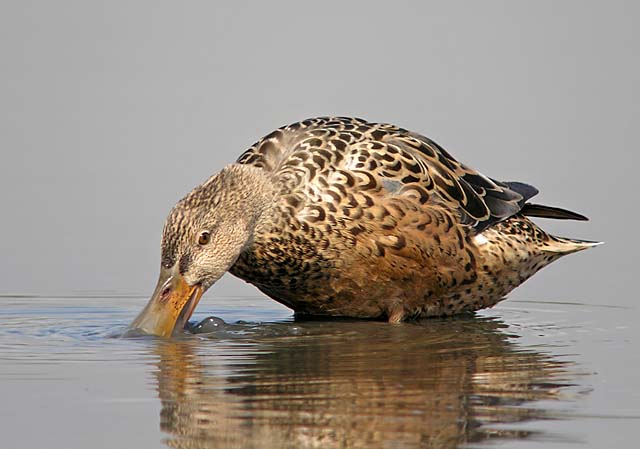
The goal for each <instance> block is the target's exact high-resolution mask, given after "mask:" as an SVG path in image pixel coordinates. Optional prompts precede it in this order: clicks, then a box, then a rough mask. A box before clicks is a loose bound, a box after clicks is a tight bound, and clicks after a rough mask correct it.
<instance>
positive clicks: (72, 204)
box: [0, 0, 640, 306]
mask: <svg viewBox="0 0 640 449" xmlns="http://www.w3.org/2000/svg"><path fill="white" fill-rule="evenodd" d="M638 12H639V10H638V6H637V3H635V2H631V1H629V2H621V1H617V2H613V1H607V2H585V1H580V2H578V1H576V2H569V1H564V2H559V1H535V2H534V1H530V2H515V1H505V2H495V1H493V2H487V1H483V2H464V3H459V2H442V3H441V4H438V3H433V2H417V1H416V2H401V1H396V2H360V3H355V2H331V1H322V2H320V1H316V2H301V1H292V2H253V3H250V2H244V1H235V2H205V1H202V2H165V1H153V2H130V1H126V2H124V1H118V2H116V1H109V2H88V1H56V2H45V1H42V2H31V1H7V0H3V1H2V2H1V3H0V65H1V68H0V149H1V151H2V165H1V166H0V201H1V202H0V204H1V207H2V209H1V210H2V222H1V223H2V224H1V225H0V226H1V228H0V230H1V232H0V280H1V285H0V293H24V294H45V295H50V294H70V293H75V294H88V293H117V294H148V293H150V291H151V289H152V287H153V284H154V283H155V279H156V276H157V267H158V265H159V239H160V231H161V228H162V225H163V221H164V218H165V216H166V214H167V212H168V210H169V209H170V207H171V206H172V205H173V204H174V202H175V201H176V200H178V199H179V198H180V197H181V196H182V195H184V194H185V193H186V192H187V191H188V190H189V189H190V188H191V187H193V186H194V185H196V184H198V183H199V182H201V181H202V180H204V179H205V178H206V177H208V176H209V175H210V174H211V173H213V172H215V171H217V170H219V169H220V168H221V167H222V166H224V165H225V164H227V163H229V162H232V161H233V160H234V159H235V158H236V157H237V156H238V155H239V154H240V153H241V152H242V151H243V150H244V149H245V148H246V147H248V146H249V145H250V144H251V143H253V142H254V141H255V140H257V139H258V138H259V137H261V136H262V135H264V134H266V133H268V132H270V131H271V130H272V129H273V128H275V127H278V126H280V125H283V124H286V123H288V122H292V121H297V120H300V119H303V118H306V117H309V116H315V115H327V114H340V115H358V116H362V117H364V118H368V119H370V120H374V121H388V122H392V123H396V124H399V125H401V126H404V127H406V128H409V129H412V130H415V131H418V132H421V133H423V134H426V135H428V136H430V137H432V138H434V139H435V140H436V141H438V142H439V143H440V144H442V145H443V146H444V147H445V148H447V149H448V150H449V151H450V152H451V153H453V154H454V155H455V156H456V157H458V158H459V159H460V160H462V161H464V162H466V163H467V164H469V165H471V166H473V167H475V168H477V169H479V170H481V171H482V172H484V173H485V174H487V175H489V176H493V177H496V178H498V179H504V180H520V181H526V182H530V183H532V184H534V185H536V186H538V187H539V188H540V190H541V192H542V193H541V195H540V196H539V201H541V202H544V203H548V204H554V205H558V206H564V207H568V208H571V209H575V210H577V211H580V212H583V213H585V214H587V215H589V216H590V217H591V218H592V221H591V222H590V223H586V224H585V223H573V222H565V223H551V222H548V223H544V226H545V227H546V229H549V230H553V231H556V232H557V233H560V234H564V235H569V236H572V237H581V238H588V239H599V240H606V241H607V245H605V246H604V247H601V248H598V249H596V250H592V251H589V252H586V253H582V254H580V255H575V256H571V257H568V258H566V259H564V260H562V261H560V262H557V263H555V264H554V266H552V267H551V268H549V269H547V270H545V271H543V272H542V273H540V274H539V275H537V276H536V277H535V278H534V279H533V280H531V281H529V282H528V283H527V284H526V285H525V286H523V287H522V288H520V289H519V290H517V291H516V292H514V293H513V295H512V296H514V297H518V298H527V299H553V300H567V301H569V300H572V301H578V300H579V301H582V302H585V303H593V304H596V303H597V304H627V305H633V306H635V293H634V292H633V290H632V289H631V288H630V287H631V286H633V285H635V284H634V281H635V272H636V267H635V259H636V257H635V253H636V251H637V250H638V243H637V236H636V232H635V227H636V223H637V221H638V212H637V210H638V209H637V205H638V201H637V192H638V187H639V185H638V180H637V178H636V160H637V156H636V146H637V141H638V139H637V133H638V118H639V116H640V115H639V112H640V111H639V106H638V104H639V100H640V98H639V89H638V80H639V79H640V73H639V72H640V70H639V64H638V55H639V54H640V43H639V39H638V31H637V25H638V21H639V20H640V15H639V14H638ZM625 286H629V287H625ZM242 294H258V293H257V291H256V290H253V288H252V287H250V286H248V285H245V284H244V283H243V282H242V281H239V280H237V279H234V278H232V277H231V276H226V277H225V278H224V279H223V280H222V281H221V282H220V283H219V284H217V285H216V286H215V287H214V288H213V289H212V290H211V292H210V293H209V296H215V295H242Z"/></svg>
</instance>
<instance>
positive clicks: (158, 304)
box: [129, 268, 203, 337]
mask: <svg viewBox="0 0 640 449" xmlns="http://www.w3.org/2000/svg"><path fill="white" fill-rule="evenodd" d="M202 293H203V291H202V286H200V284H196V285H193V286H192V285H189V284H188V283H187V282H186V281H185V280H184V278H183V277H182V275H181V274H180V273H179V272H178V270H177V269H173V270H168V269H164V268H163V269H162V271H161V272H160V278H159V279H158V285H157V286H156V289H155V291H154V292H153V296H151V299H150V300H149V302H148V303H147V305H146V306H145V308H144V309H143V310H142V312H140V314H139V315H138V316H137V317H136V319H135V320H133V322H132V323H131V325H130V326H129V328H130V329H131V330H135V331H141V332H144V333H146V334H151V335H158V336H161V337H170V336H171V335H173V334H174V333H176V332H180V331H181V330H182V329H183V328H184V325H185V324H186V323H187V321H188V320H189V318H191V315H192V314H193V311H194V310H195V308H196V306H197V305H198V301H200V298H201V297H202Z"/></svg>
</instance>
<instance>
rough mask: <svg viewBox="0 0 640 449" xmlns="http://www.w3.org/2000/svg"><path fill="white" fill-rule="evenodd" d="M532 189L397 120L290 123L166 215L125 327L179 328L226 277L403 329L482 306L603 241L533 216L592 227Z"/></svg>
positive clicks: (305, 305)
mask: <svg viewBox="0 0 640 449" xmlns="http://www.w3.org/2000/svg"><path fill="white" fill-rule="evenodd" d="M537 193H538V190H537V189H536V188H535V187H532V186H530V185H528V184H524V183H520V182H500V181H497V180H495V179H492V178H489V177H487V176H485V175H483V174H481V173H479V172H477V171H475V170H473V169H472V168H470V167H468V166H466V165H464V164H462V163H460V162H458V161H456V160H455V159H454V158H453V157H452V156H451V155H449V153H447V152H446V150H444V149H443V148H442V147H440V146H439V145H438V144H436V143H435V142H433V141H432V140H430V139H428V138H426V137H424V136H422V135H419V134H416V133H413V132H410V131H407V130H405V129H402V128H399V127H396V126H393V125H389V124H379V123H369V122H366V121H365V120H362V119H357V118H347V117H321V118H315V119H309V120H305V121H302V122H298V123H293V124H291V125H288V126H284V127H282V128H279V129H277V130H276V131H274V132H272V133H271V134H269V135H267V136H265V137H264V138H262V139H261V140H259V141H258V142H256V143H255V144H254V145H253V146H252V147H251V148H249V149H248V150H247V151H246V152H245V153H243V154H242V155H241V156H240V158H239V159H238V161H237V162H236V163H234V164H231V165H228V166H226V167H224V168H223V169H222V170H221V171H220V172H219V173H217V174H215V175H213V176H212V177H210V178H209V179H208V180H206V181H205V182H204V183H203V184H201V185H199V186H197V187H196V188H194V189H193V190H192V191H191V192H190V193H188V194H187V196H185V197H184V198H183V199H182V200H180V201H179V202H178V203H177V204H176V206H175V207H174V208H173V209H172V210H171V212H170V213H169V216H168V217H167V220H166V223H165V226H164V230H163V235H162V245H161V250H162V258H161V268H160V276H159V280H158V284H157V286H156V289H155V291H154V293H153V295H152V297H151V299H150V300H149V302H148V304H147V305H146V307H145V308H144V309H143V311H142V312H141V313H140V314H139V315H138V317H137V318H136V319H135V320H134V321H133V322H132V324H131V328H132V329H137V330H141V331H143V332H146V333H149V334H155V335H161V336H171V335H172V334H173V333H175V332H177V331H181V330H182V329H183V327H184V326H185V324H186V323H187V321H188V319H189V318H190V317H191V314H192V313H193V311H194V309H195V307H196V306H197V304H198V301H199V300H200V298H201V296H202V294H203V293H204V292H205V291H206V290H207V289H208V288H209V287H210V286H211V285H213V284H214V283H215V282H216V281H217V280H218V279H219V278H220V277H221V276H222V275H223V274H224V273H225V272H227V271H229V272H231V273H232V274H234V275H236V276H238V277H240V278H241V279H244V280H245V281H247V282H250V283H251V284H253V285H255V286H256V287H257V288H258V289H260V290H261V291H262V292H264V293H265V294H266V295H268V296H270V297H271V298H273V299H275V300H276V301H278V302H280V303H282V304H284V305H286V306H288V307H290V308H291V309H293V310H294V311H295V312H296V313H297V314H299V315H320V316H343V317H354V318H369V319H385V320H388V321H389V322H400V321H403V320H407V319H411V318H418V317H426V316H448V315H453V314H456V313H460V312H466V311H474V310H478V309H482V308H485V307H491V306H493V305H495V304H496V303H497V302H499V301H500V300H502V299H503V298H504V297H505V295H506V294H507V293H509V292H510V291H511V290H512V289H514V288H515V287H517V286H518V285H520V284H521V283H522V282H524V281H525V280H526V279H528V278H529V277H530V276H532V275H533V274H534V273H535V272H537V271H538V270H540V269H541V268H543V267H544V266H546V265H548V264H549V263H551V262H553V261H554V260H557V259H558V258H560V257H562V256H563V255H566V254H570V253H573V252H577V251H581V250H583V249H587V248H590V247H592V246H595V245H598V244H599V242H589V241H582V240H575V239H568V238H561V237H556V236H552V235H550V234H548V233H546V232H544V231H543V230H542V229H541V228H539V227H538V226H537V225H536V224H535V223H534V222H532V221H531V220H529V218H528V217H541V218H552V219H568V220H587V218H586V217H585V216H583V215H580V214H578V213H575V212H571V211H568V210H565V209H561V208H558V207H551V206H544V205H539V204H534V203H531V202H530V201H529V200H530V199H531V198H532V197H533V196H535V195H536V194H537Z"/></svg>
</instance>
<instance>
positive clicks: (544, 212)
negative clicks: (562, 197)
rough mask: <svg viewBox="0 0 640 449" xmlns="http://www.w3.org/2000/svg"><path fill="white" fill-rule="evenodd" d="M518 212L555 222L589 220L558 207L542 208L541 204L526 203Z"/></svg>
mask: <svg viewBox="0 0 640 449" xmlns="http://www.w3.org/2000/svg"><path fill="white" fill-rule="evenodd" d="M520 212H521V213H522V214H523V215H526V216H527V217H538V218H553V219H556V220H578V221H588V220H589V219H588V218H587V217H585V216H584V215H582V214H579V213H577V212H573V211H570V210H567V209H561V208H559V207H553V206H543V205H542V204H533V203H526V204H525V205H524V206H523V207H522V210H521V211H520Z"/></svg>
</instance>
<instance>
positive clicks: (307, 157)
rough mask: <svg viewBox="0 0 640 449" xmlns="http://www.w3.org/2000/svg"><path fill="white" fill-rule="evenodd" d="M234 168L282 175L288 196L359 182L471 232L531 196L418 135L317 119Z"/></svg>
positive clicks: (262, 145) (259, 145) (253, 151)
mask: <svg viewBox="0 0 640 449" xmlns="http://www.w3.org/2000/svg"><path fill="white" fill-rule="evenodd" d="M238 163H243V164H252V165H255V166H258V167H262V168H264V169H265V170H268V171H271V172H273V173H274V174H279V175H282V178H283V179H285V181H283V182H284V185H285V189H286V190H287V191H292V190H294V189H295V188H297V187H300V186H308V185H310V184H317V185H319V186H320V187H327V186H328V185H329V184H330V180H328V178H330V177H331V174H332V173H334V174H335V173H338V172H339V173H345V172H348V173H352V174H353V173H355V174H358V175H360V176H366V177H369V178H371V182H370V185H369V188H370V189H376V188H377V189H386V190H387V191H388V192H389V193H391V194H413V195H414V196H416V197H417V198H418V199H419V201H420V202H421V203H422V204H426V203H431V204H438V205H444V206H446V207H447V208H449V209H451V210H455V211H457V212H458V213H457V216H458V217H459V219H460V222H461V223H464V224H466V225H469V226H472V227H473V228H475V230H476V232H481V231H483V230H484V229H486V228H488V227H490V226H492V225H493V224H495V223H498V222H500V221H502V220H505V219H507V218H509V217H511V216H513V215H515V214H517V213H519V212H520V211H521V210H522V209H523V207H525V204H526V202H527V200H528V199H529V198H531V197H533V196H534V195H535V194H537V193H538V190H537V189H536V188H535V187H533V186H530V185H528V184H524V183H518V182H500V181H497V180H495V179H492V178H489V177H487V176H485V175H483V174H482V173H480V172H478V171H476V170H474V169H472V168H470V167H468V166H466V165H465V164H462V163H460V162H458V161H457V160H456V159H455V158H454V157H453V156H451V155H450V154H449V153H448V152H447V151H446V150H445V149H444V148H442V147H441V146H440V145H438V144H437V143H436V142H434V141H433V140H431V139H429V138H427V137H425V136H423V135H420V134H417V133H414V132H410V131H408V130H406V129H403V128H400V127H397V126H394V125H390V124H384V123H370V122H367V121H365V120H363V119H358V118H350V117H320V118H315V119H308V120H304V121H302V122H297V123H293V124H291V125H287V126H284V127H282V128H279V129H277V130H276V131H274V132H273V133H271V134H269V135H267V136H265V137H264V138H263V139H261V140H259V141H258V142H256V143H255V144H254V145H253V146H252V147H251V148H249V149H248V150H247V151H246V152H245V153H243V154H242V155H241V156H240V158H239V159H238ZM342 179H346V180H348V179H349V176H347V175H345V176H343V177H342ZM536 210H537V211H539V209H534V210H533V212H536Z"/></svg>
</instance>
